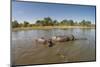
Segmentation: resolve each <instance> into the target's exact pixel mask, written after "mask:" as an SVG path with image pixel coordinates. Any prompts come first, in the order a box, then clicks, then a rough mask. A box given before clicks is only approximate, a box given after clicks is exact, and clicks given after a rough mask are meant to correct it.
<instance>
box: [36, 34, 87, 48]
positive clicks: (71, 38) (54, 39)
mask: <svg viewBox="0 0 100 67" xmlns="http://www.w3.org/2000/svg"><path fill="white" fill-rule="evenodd" d="M74 40H86V38H75V37H74V35H63V36H53V37H51V38H49V39H46V38H44V37H41V38H38V39H36V42H38V43H41V44H47V45H48V47H52V46H53V45H54V42H66V41H74Z"/></svg>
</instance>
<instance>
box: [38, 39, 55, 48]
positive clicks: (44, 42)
mask: <svg viewBox="0 0 100 67" xmlns="http://www.w3.org/2000/svg"><path fill="white" fill-rule="evenodd" d="M36 42H38V43H40V44H46V45H48V47H52V46H53V45H54V43H53V42H52V40H51V39H46V38H44V37H41V38H38V39H36Z"/></svg>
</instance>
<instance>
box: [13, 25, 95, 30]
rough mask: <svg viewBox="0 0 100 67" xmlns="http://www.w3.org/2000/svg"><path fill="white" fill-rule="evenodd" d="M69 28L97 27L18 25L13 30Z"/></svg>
mask: <svg viewBox="0 0 100 67" xmlns="http://www.w3.org/2000/svg"><path fill="white" fill-rule="evenodd" d="M69 28H95V27H94V26H34V27H17V28H12V31H18V30H41V29H43V30H45V29H69Z"/></svg>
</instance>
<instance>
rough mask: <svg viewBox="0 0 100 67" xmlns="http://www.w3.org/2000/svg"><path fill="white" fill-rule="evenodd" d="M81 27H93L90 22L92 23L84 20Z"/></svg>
mask: <svg viewBox="0 0 100 67" xmlns="http://www.w3.org/2000/svg"><path fill="white" fill-rule="evenodd" d="M80 25H83V26H89V25H91V22H90V21H85V20H82V21H81V22H80Z"/></svg>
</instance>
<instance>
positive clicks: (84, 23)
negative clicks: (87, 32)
mask: <svg viewBox="0 0 100 67" xmlns="http://www.w3.org/2000/svg"><path fill="white" fill-rule="evenodd" d="M60 25H61V26H65V25H66V26H77V25H78V26H79V25H81V26H90V25H92V24H91V22H90V21H86V20H82V21H81V22H80V23H79V22H77V21H76V22H74V21H73V20H67V19H64V20H62V21H61V22H58V21H57V20H52V19H51V18H50V17H46V18H44V19H42V20H37V21H36V23H35V24H30V23H29V22H28V21H24V22H23V23H18V21H17V20H15V21H12V28H16V27H32V26H60Z"/></svg>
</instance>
